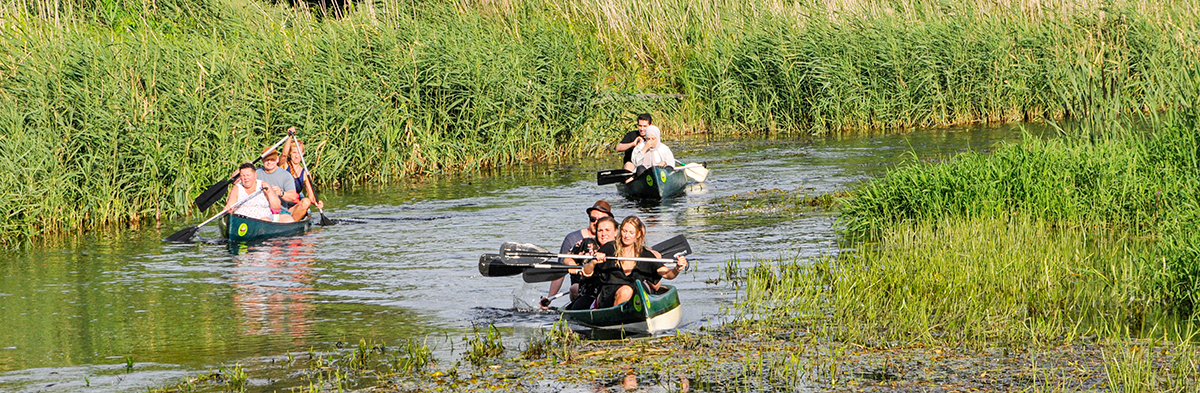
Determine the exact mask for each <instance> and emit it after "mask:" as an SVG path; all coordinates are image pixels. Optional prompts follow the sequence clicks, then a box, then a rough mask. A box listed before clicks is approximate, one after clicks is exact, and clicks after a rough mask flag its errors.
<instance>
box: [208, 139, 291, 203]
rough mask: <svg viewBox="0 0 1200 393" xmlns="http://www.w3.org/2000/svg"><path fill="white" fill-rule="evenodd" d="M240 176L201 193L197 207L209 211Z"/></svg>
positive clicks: (223, 181)
mask: <svg viewBox="0 0 1200 393" xmlns="http://www.w3.org/2000/svg"><path fill="white" fill-rule="evenodd" d="M289 137H291V135H288V136H285V137H283V139H280V140H279V143H276V144H275V145H274V146H271V148H270V149H267V151H265V152H263V154H262V155H260V156H258V158H255V159H254V161H251V162H250V163H251V164H257V163H258V162H259V161H262V160H263V158H266V157H267V156H268V155H270V154H271V152H273V151H275V149H276V148H279V145H282V144H283V143H284V142H287V140H288V138H289ZM239 176H241V174H240V173H237V174H234V175H233V177H230V178H229V179H227V180H222V181H219V182H217V184H213V185H212V186H209V187H208V189H207V190H204V192H203V193H200V196H198V197H196V207H199V208H200V211H205V210H208V208H209V206H212V205H213V204H214V203H217V201H218V200H220V199H221V197H222V196H224V195H225V192H226V191H228V188H229V184H231V183H233V182H234V181H237V178H238V177H239Z"/></svg>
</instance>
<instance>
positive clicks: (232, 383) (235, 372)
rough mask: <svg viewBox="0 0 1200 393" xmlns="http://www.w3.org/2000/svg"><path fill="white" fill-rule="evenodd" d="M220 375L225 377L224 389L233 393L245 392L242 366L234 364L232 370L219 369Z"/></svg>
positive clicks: (244, 373)
mask: <svg viewBox="0 0 1200 393" xmlns="http://www.w3.org/2000/svg"><path fill="white" fill-rule="evenodd" d="M221 374H222V375H224V376H225V387H226V388H227V389H230V390H233V391H235V392H244V391H246V379H247V378H248V376H247V375H246V370H244V369H242V364H241V363H237V364H234V365H233V367H232V368H228V369H225V368H223V369H221Z"/></svg>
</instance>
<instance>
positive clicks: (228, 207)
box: [225, 184, 241, 213]
mask: <svg viewBox="0 0 1200 393" xmlns="http://www.w3.org/2000/svg"><path fill="white" fill-rule="evenodd" d="M233 187H234V188H230V189H229V193H228V194H226V195H225V212H226V213H233V209H234V208H233V205H235V204H237V187H241V186H239V185H237V184H234V185H233Z"/></svg>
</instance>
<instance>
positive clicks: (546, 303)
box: [541, 292, 570, 307]
mask: <svg viewBox="0 0 1200 393" xmlns="http://www.w3.org/2000/svg"><path fill="white" fill-rule="evenodd" d="M568 293H570V292H559V293H558V294H556V295H554V296H551V297H548V298H542V301H541V305H542V307H550V302H553V301H554V299H558V298H560V297H563V296H566V295H567V294H568Z"/></svg>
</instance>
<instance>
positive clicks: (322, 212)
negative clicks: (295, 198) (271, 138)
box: [292, 137, 337, 226]
mask: <svg viewBox="0 0 1200 393" xmlns="http://www.w3.org/2000/svg"><path fill="white" fill-rule="evenodd" d="M292 140H296V138H295V137H292ZM296 150H299V151H300V168H302V169H304V172H305V173H306V174H308V177H309V179H310V180H309V181H308V185H309V186H312V192H313V195H312V197H313V201H319V200H321V198H319V197H317V185H316V184H313V182H312V180H311V179H312V172H309V171H308V162H305V161H304V148H303V147H300V141H296ZM317 215H318V216H321V220H320V222H319V223H317V225H320V226H330V225H334V224H337V222H336V221H333V220H330V219H329V217H325V209H322V208H321V207H320V206H317Z"/></svg>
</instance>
